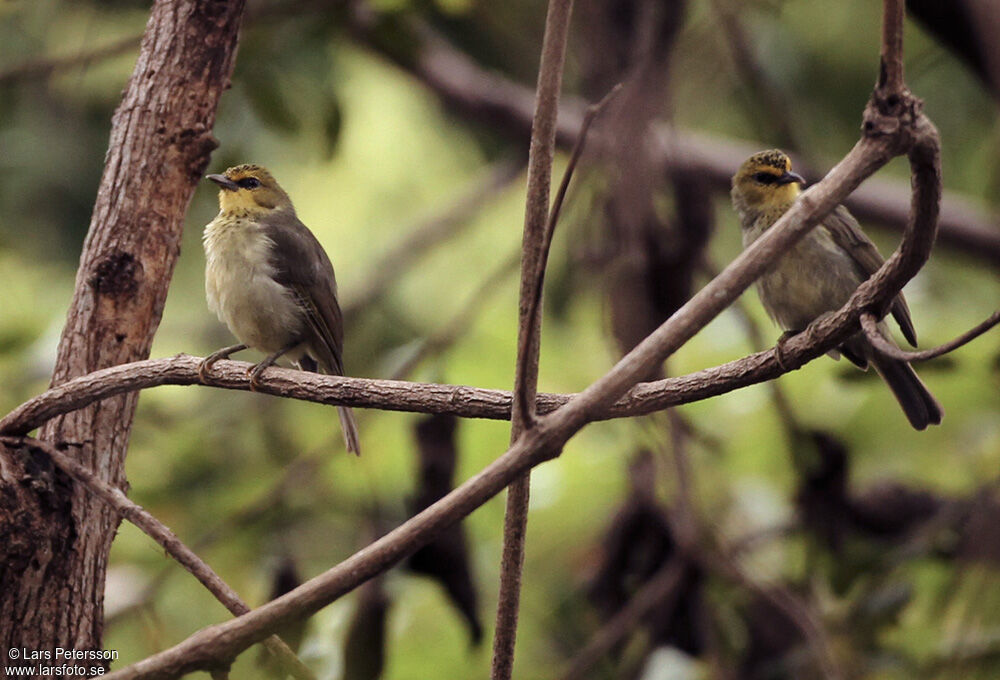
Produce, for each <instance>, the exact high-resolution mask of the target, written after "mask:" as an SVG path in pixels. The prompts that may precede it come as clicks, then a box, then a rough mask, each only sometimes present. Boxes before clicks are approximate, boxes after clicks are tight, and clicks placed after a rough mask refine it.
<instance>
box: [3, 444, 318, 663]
mask: <svg viewBox="0 0 1000 680" xmlns="http://www.w3.org/2000/svg"><path fill="white" fill-rule="evenodd" d="M0 443H2V444H5V445H7V446H8V447H18V448H20V447H28V448H31V449H35V450H36V451H40V452H42V453H43V454H45V455H46V456H48V458H49V459H50V460H51V461H52V463H53V464H54V465H55V466H56V467H57V468H59V469H60V470H62V471H63V472H65V473H66V474H67V475H69V476H70V477H72V478H73V479H75V480H76V481H77V482H79V483H80V484H82V485H83V486H85V487H86V488H87V490H88V491H90V492H91V493H92V494H94V495H95V496H97V497H98V498H100V499H101V500H102V501H104V502H105V503H107V504H108V505H109V506H110V507H112V508H114V509H115V511H117V512H118V514H119V515H121V516H122V517H124V518H125V519H127V520H128V521H130V522H131V523H132V524H134V525H135V526H137V527H138V528H139V529H140V530H142V532H143V533H144V534H146V535H147V536H149V537H150V538H152V539H153V540H154V541H156V542H157V543H158V544H159V545H160V547H162V548H163V550H164V551H166V553H167V554H168V555H170V556H171V557H173V558H174V559H175V560H176V561H177V562H178V563H179V564H180V565H181V566H182V567H184V568H185V569H187V570H188V571H189V572H191V575H192V576H194V577H195V578H196V579H198V581H200V582H201V584H202V585H203V586H205V588H206V589H207V590H208V591H209V592H210V593H212V595H214V596H215V599H217V600H218V601H219V602H221V603H222V604H223V606H224V607H225V608H226V609H228V610H229V611H230V612H231V613H232V614H233V615H234V616H241V615H243V614H246V613H247V612H249V611H250V607H249V606H247V604H246V603H245V602H244V601H243V600H242V599H240V596H239V595H238V594H237V593H236V591H235V590H233V589H232V588H230V587H229V584H227V583H226V582H225V581H223V580H222V578H221V577H220V576H219V575H218V574H217V573H215V570H214V569H212V567H210V566H208V564H206V563H205V562H204V560H202V559H201V558H200V557H198V555H197V554H195V552H194V551H193V550H191V549H190V548H188V547H187V546H186V545H185V544H184V542H183V541H181V539H179V538H177V535H176V534H175V533H174V532H172V531H171V530H170V529H169V528H168V527H167V526H166V525H165V524H163V523H162V522H161V521H160V520H158V519H156V517H154V516H153V515H151V514H150V513H149V512H148V511H146V510H145V509H144V508H143V507H142V506H140V505H139V504H137V503H134V502H133V501H130V500H129V499H128V497H127V496H126V495H125V494H124V493H123V492H122V491H121V489H116V488H115V487H113V486H111V485H110V484H108V483H107V482H105V481H103V480H101V479H99V478H98V477H97V475H95V474H94V473H93V472H91V471H90V470H88V469H87V468H86V467H84V466H83V465H81V464H80V463H78V462H76V461H75V460H73V459H72V458H70V457H69V456H67V455H66V454H65V453H63V452H62V451H60V450H59V449H57V448H56V447H54V446H52V445H51V444H48V443H46V442H43V441H40V440H38V439H32V438H30V437H2V436H0ZM263 644H264V646H265V647H266V648H267V650H268V651H269V652H270V653H271V654H273V655H274V658H275V659H276V660H277V661H278V662H279V663H280V664H281V667H282V668H283V669H284V670H285V671H287V672H288V673H289V674H291V675H292V676H293V677H295V678H299V680H315V678H316V676H315V675H313V673H312V671H310V670H309V668H308V667H307V666H306V665H305V664H304V663H302V661H301V660H300V659H299V657H298V656H296V655H295V652H293V651H292V650H291V649H290V648H289V647H288V645H286V644H285V643H284V641H282V639H281V638H279V637H278V636H277V635H272V636H270V637H268V638H265V639H264V641H263Z"/></svg>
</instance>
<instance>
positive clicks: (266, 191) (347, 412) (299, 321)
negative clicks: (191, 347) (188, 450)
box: [199, 165, 361, 454]
mask: <svg viewBox="0 0 1000 680" xmlns="http://www.w3.org/2000/svg"><path fill="white" fill-rule="evenodd" d="M206 179H210V180H212V181H213V182H215V183H216V184H218V185H219V187H220V191H219V214H218V216H217V217H216V218H215V219H214V220H212V221H211V222H209V223H208V225H207V226H206V227H205V233H204V237H203V241H204V244H205V257H206V263H205V292H206V295H207V297H208V306H209V308H211V309H212V311H214V312H215V313H216V314H218V316H219V319H220V320H221V321H223V322H224V323H225V324H226V325H227V326H228V327H229V330H230V331H232V333H233V335H235V336H236V339H237V340H239V341H240V343H241V344H239V345H233V346H232V347H226V348H224V349H222V350H219V351H218V352H216V353H214V354H212V355H211V356H209V357H207V358H206V359H205V361H204V362H203V363H202V365H201V367H200V368H199V373H200V374H201V375H202V377H203V378H204V377H205V375H206V373H207V371H208V370H209V368H210V367H211V365H212V363H214V362H215V361H218V360H219V359H223V358H225V357H228V356H229V355H230V354H233V353H234V352H238V351H240V350H243V349H247V348H248V347H252V348H254V349H258V350H261V351H262V352H265V353H267V355H268V356H267V358H266V359H264V361H262V362H260V363H259V364H257V365H256V366H254V368H253V369H252V370H251V371H250V384H251V386H256V385H257V383H258V380H259V378H260V375H261V373H262V372H263V371H264V369H266V368H267V367H268V366H271V365H272V364H274V362H275V361H277V360H278V358H279V357H281V356H282V355H284V354H290V355H292V356H293V357H294V358H295V362H296V363H297V364H298V366H299V368H301V369H303V370H307V371H316V370H317V368H318V369H320V370H322V371H323V372H324V373H327V374H330V375H344V365H343V341H344V323H343V317H342V315H341V312H340V305H339V304H338V303H337V281H336V278H335V277H334V273H333V265H332V264H330V258H329V257H327V255H326V252H325V251H324V250H323V246H321V245H320V244H319V241H317V240H316V237H315V236H313V234H312V232H311V231H309V229H308V228H307V227H306V226H305V225H304V224H302V222H301V221H299V218H298V217H297V216H296V215H295V208H294V207H293V206H292V201H291V199H290V198H289V197H288V194H286V193H285V191H284V190H283V189H282V188H281V187H280V186H279V185H278V182H277V181H276V180H275V179H274V177H273V176H271V173H270V172H268V171H267V170H266V169H264V168H262V167H261V166H259V165H237V166H236V167H233V168H229V169H228V170H226V171H225V173H223V174H221V175H208V176H207V178H206ZM337 410H338V413H339V415H340V423H341V427H342V428H343V431H344V443H345V444H346V446H347V450H348V451H352V452H354V453H356V454H357V453H360V452H361V448H360V444H359V441H358V428H357V425H356V424H355V422H354V414H353V412H352V411H351V409H350V408H348V407H345V406H340V407H338V408H337Z"/></svg>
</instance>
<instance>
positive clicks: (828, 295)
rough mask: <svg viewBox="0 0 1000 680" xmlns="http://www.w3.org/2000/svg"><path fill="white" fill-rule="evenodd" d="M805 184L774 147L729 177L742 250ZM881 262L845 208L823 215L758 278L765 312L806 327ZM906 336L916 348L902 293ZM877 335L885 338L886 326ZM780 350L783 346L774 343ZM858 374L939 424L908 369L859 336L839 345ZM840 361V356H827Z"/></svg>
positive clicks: (899, 306)
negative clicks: (876, 379) (871, 372)
mask: <svg viewBox="0 0 1000 680" xmlns="http://www.w3.org/2000/svg"><path fill="white" fill-rule="evenodd" d="M804 184H805V180H803V179H802V177H800V176H799V175H797V174H795V173H794V172H792V162H791V159H789V158H788V156H787V155H786V154H785V153H783V152H782V151H779V150H777V149H774V150H771V151H761V152H760V153H756V154H754V155H752V156H750V158H748V159H747V160H746V161H744V163H743V165H741V166H740V169H739V170H738V171H737V172H736V174H735V175H734V176H733V188H732V199H733V207H734V208H735V210H736V213H737V215H738V216H739V218H740V226H741V227H742V230H743V247H744V248H746V247H747V246H749V245H750V244H751V243H753V242H754V241H756V240H757V239H758V238H759V237H760V236H761V235H762V234H763V233H764V232H765V231H766V230H767V229H768V228H769V227H770V226H771V225H772V224H774V223H775V222H777V221H778V218H780V217H781V216H782V215H783V214H784V213H785V211H786V210H788V209H789V208H790V207H791V206H792V204H793V203H795V201H796V200H797V199H798V197H799V194H800V193H801V191H800V185H804ZM883 262H884V260H883V259H882V256H881V255H880V254H879V252H878V250H877V249H876V248H875V244H874V243H872V241H871V239H869V238H868V236H867V235H865V233H864V232H863V231H862V230H861V227H860V226H859V225H858V222H857V220H855V219H854V217H852V216H851V214H850V213H849V212H848V211H847V208H845V207H844V206H842V205H839V206H837V208H836V209H835V210H834V211H833V212H831V213H830V214H829V215H827V216H826V217H825V218H824V219H823V221H822V222H820V223H819V224H818V225H816V227H814V228H813V229H812V230H811V231H810V232H809V233H807V234H806V235H805V236H804V237H803V238H802V239H801V240H800V241H798V243H796V244H795V246H794V247H792V249H791V250H789V251H788V252H786V253H785V254H784V255H783V256H782V257H781V259H779V260H778V262H777V263H776V264H774V265H773V266H772V267H771V269H770V270H768V271H767V272H766V273H765V274H763V275H762V276H761V277H760V278H759V279H758V280H757V292H758V293H759V295H760V300H761V303H763V305H764V309H766V310H767V313H768V314H770V315H771V318H773V319H774V320H775V321H776V322H777V323H778V325H779V326H781V327H782V328H783V329H784V330H785V332H786V335H788V334H794V333H798V332H800V331H802V330H804V329H805V328H806V327H807V326H808V325H809V324H810V323H811V322H812V321H813V320H815V319H816V318H818V317H820V316H823V315H824V314H828V313H831V312H835V311H836V310H838V309H840V308H841V307H843V306H844V305H845V304H846V303H847V301H848V300H849V299H850V297H851V295H853V294H854V291H855V289H856V288H857V287H858V286H859V285H860V284H861V283H863V282H864V281H866V280H867V279H868V278H869V277H870V276H871V275H872V274H874V273H875V272H876V271H877V270H878V268H879V267H881V266H882V264H883ZM890 311H891V312H892V316H893V317H894V318H895V319H896V322H897V323H898V324H899V327H900V329H901V330H902V332H903V336H904V337H905V338H906V340H907V341H908V342H909V343H910V344H911V345H914V346H915V345H916V343H917V335H916V332H915V331H914V329H913V322H912V321H910V310H909V308H907V306H906V300H905V299H904V298H903V295H902V293H900V294H899V295H897V296H896V298H895V299H894V300H893V302H892V307H891V309H890ZM879 332H880V333H882V335H883V336H884V337H885V338H886V339H890V335H889V329H888V327H887V326H886V324H885V322H884V321H880V322H879ZM779 348H780V342H779ZM838 350H839V354H843V355H844V356H845V357H847V358H848V359H849V360H850V361H851V362H852V363H854V364H856V365H857V366H858V367H860V368H862V369H867V368H868V364H869V363H871V364H872V365H874V366H875V370H876V371H877V372H878V374H879V375H880V376H882V379H883V380H885V382H886V384H888V385H889V389H890V390H892V393H893V395H894V396H895V397H896V400H897V401H898V402H899V405H900V406H902V408H903V412H904V413H905V414H906V417H907V419H909V421H910V424H911V425H913V427H914V428H916V429H917V430H923V429H924V428H926V427H927V426H928V425H937V424H938V423H940V422H941V417H942V415H943V412H942V410H941V406H940V405H939V404H938V402H937V400H936V399H934V396H933V395H932V394H931V393H930V392H929V391H928V390H927V387H926V386H925V385H924V383H923V382H921V380H920V378H918V377H917V374H916V373H915V372H914V371H913V368H911V367H910V365H909V364H908V363H907V362H905V361H900V360H898V359H893V358H891V357H888V356H885V355H884V354H881V353H879V352H878V351H877V350H876V349H875V348H874V347H873V346H872V344H871V343H870V342H869V341H868V339H867V338H865V336H864V334H863V333H858V334H857V335H854V336H851V337H850V338H848V339H847V341H846V342H844V344H843V345H841V346H840V347H839V348H838ZM830 354H831V356H833V357H834V358H839V354H838V352H837V351H832V352H830Z"/></svg>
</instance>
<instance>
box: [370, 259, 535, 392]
mask: <svg viewBox="0 0 1000 680" xmlns="http://www.w3.org/2000/svg"><path fill="white" fill-rule="evenodd" d="M520 261H521V252H520V251H515V252H513V253H511V256H510V257H508V258H507V259H506V260H505V261H503V262H501V263H500V266H498V267H497V268H496V269H495V270H493V272H492V273H490V275H489V276H487V277H486V278H485V279H483V281H482V283H480V284H479V286H478V287H477V288H476V289H475V290H474V291H473V292H472V294H471V295H469V299H468V301H467V302H466V303H465V305H463V306H462V308H461V309H459V310H458V312H456V313H455V315H454V316H453V317H452V318H451V319H450V320H449V321H448V322H447V323H445V324H444V326H442V327H441V328H440V329H439V330H438V331H437V332H435V333H434V334H432V335H429V336H427V337H426V338H425V339H424V341H423V342H422V343H421V344H420V347H419V348H418V349H417V350H416V351H415V352H414V353H413V354H412V355H411V356H410V357H408V358H407V359H406V361H404V362H403V364H402V365H401V366H399V368H397V369H396V370H395V371H393V374H392V376H391V377H390V380H405V379H407V378H408V377H409V376H410V375H411V374H412V373H413V371H414V370H416V368H417V366H419V365H420V364H421V363H422V362H423V361H424V360H425V359H427V357H429V356H432V355H434V354H440V353H441V352H443V351H444V350H446V349H447V348H448V347H450V346H451V345H453V344H454V343H455V342H456V341H457V340H458V339H459V338H460V337H461V336H462V334H463V333H464V332H465V330H466V329H467V328H468V327H469V326H470V325H471V323H472V321H473V320H474V319H475V318H476V316H477V315H478V314H479V313H480V312H481V311H482V310H483V308H484V307H485V302H486V298H487V297H488V296H490V295H491V294H493V293H495V292H496V291H497V290H498V289H499V287H500V284H501V283H503V281H504V280H505V279H506V278H507V277H508V276H510V275H511V274H513V273H514V272H515V271H517V265H518V264H519V263H520Z"/></svg>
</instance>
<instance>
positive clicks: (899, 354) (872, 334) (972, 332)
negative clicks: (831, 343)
mask: <svg viewBox="0 0 1000 680" xmlns="http://www.w3.org/2000/svg"><path fill="white" fill-rule="evenodd" d="M997 324H1000V310H998V311H996V312H993V313H992V314H991V315H990V316H989V317H988V318H987V319H986V320H985V321H983V322H982V323H980V324H977V325H976V326H974V327H973V328H970V329H969V330H967V331H966V332H965V333H962V334H961V335H959V336H958V337H957V338H955V339H954V340H952V341H950V342H946V343H944V344H943V345H939V346H937V347H932V348H931V349H925V350H921V351H909V350H905V349H902V348H900V347H897V346H896V345H894V344H893V343H891V342H889V340H887V339H886V338H885V337H884V336H883V335H882V333H880V332H879V329H878V319H877V318H875V315H874V314H872V313H871V312H862V313H861V328H862V329H864V332H865V336H866V337H867V338H868V340H869V342H871V343H872V345H873V346H874V347H875V349H877V350H878V351H879V353H880V354H885V355H886V356H888V357H891V358H893V359H899V360H900V361H927V360H928V359H934V358H936V357H939V356H941V355H943V354H947V353H948V352H952V351H954V350H956V349H958V348H959V347H961V346H962V345H965V344H967V343H969V342H972V341H973V340H975V339H976V338H978V337H979V336H980V335H982V334H983V333H985V332H986V331H988V330H990V329H991V328H993V327H994V326H996V325H997Z"/></svg>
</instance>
